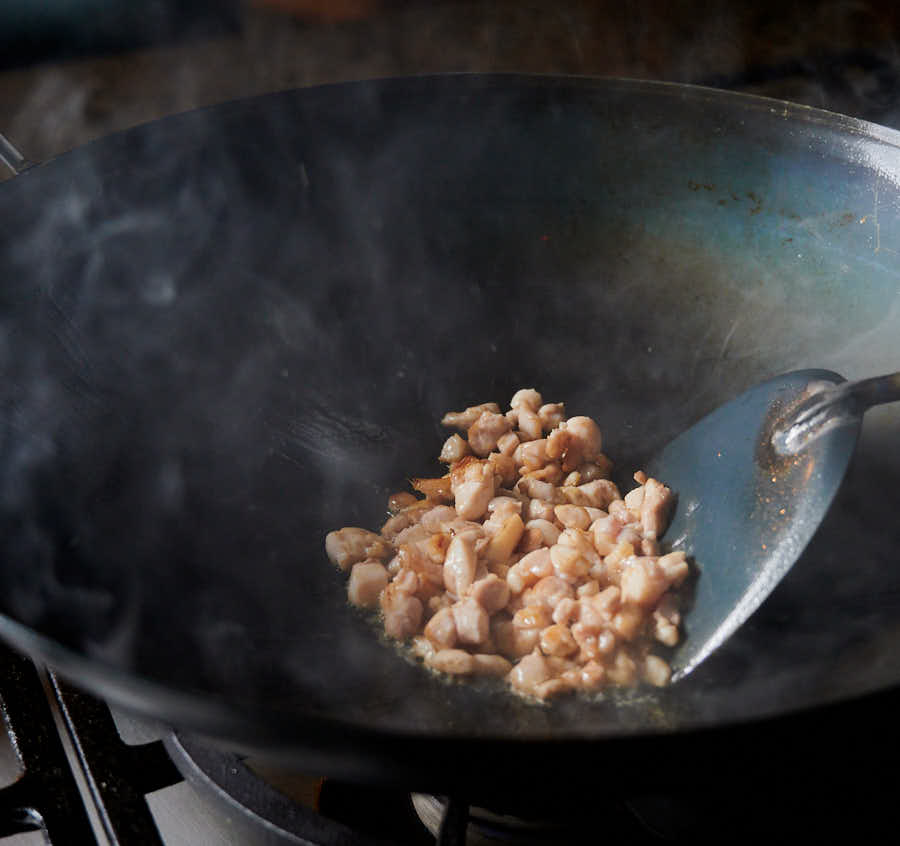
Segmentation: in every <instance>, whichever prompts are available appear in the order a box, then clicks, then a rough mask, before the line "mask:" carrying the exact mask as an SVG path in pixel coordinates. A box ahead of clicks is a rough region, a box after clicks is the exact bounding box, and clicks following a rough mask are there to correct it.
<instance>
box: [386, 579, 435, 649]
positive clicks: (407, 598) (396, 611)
mask: <svg viewBox="0 0 900 846" xmlns="http://www.w3.org/2000/svg"><path fill="white" fill-rule="evenodd" d="M381 611H382V614H383V615H384V632H385V634H386V635H387V636H388V637H392V638H394V639H395V640H406V638H408V637H412V636H413V635H414V634H416V633H417V632H418V631H419V625H420V623H421V622H422V614H423V611H424V607H423V605H422V601H421V600H420V599H419V598H418V597H416V596H411V595H410V594H408V593H406V592H405V591H402V590H398V589H397V588H396V586H395V585H394V584H389V585H388V586H387V587H386V588H385V589H384V590H383V591H382V592H381Z"/></svg>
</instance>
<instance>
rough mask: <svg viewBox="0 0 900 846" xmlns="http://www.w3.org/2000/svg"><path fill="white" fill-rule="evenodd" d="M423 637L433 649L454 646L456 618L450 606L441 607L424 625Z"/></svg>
mask: <svg viewBox="0 0 900 846" xmlns="http://www.w3.org/2000/svg"><path fill="white" fill-rule="evenodd" d="M425 637H427V638H428V640H429V641H431V643H433V644H434V647H435V649H452V648H453V647H454V646H456V619H455V618H454V616H453V611H452V610H451V609H450V608H441V609H440V610H439V611H438V612H437V613H436V614H435V615H434V616H433V617H432V618H431V619H430V620H429V621H428V623H427V624H426V625H425Z"/></svg>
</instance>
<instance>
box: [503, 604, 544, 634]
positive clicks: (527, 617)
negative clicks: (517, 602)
mask: <svg viewBox="0 0 900 846" xmlns="http://www.w3.org/2000/svg"><path fill="white" fill-rule="evenodd" d="M552 622H553V617H552V616H551V614H550V611H549V610H548V609H547V608H545V607H544V606H543V605H529V606H527V607H525V608H521V609H520V610H518V611H516V613H515V614H513V626H515V627H516V628H517V629H537V630H538V631H540V630H541V629H545V628H547V626H549V625H550V624H551V623H552Z"/></svg>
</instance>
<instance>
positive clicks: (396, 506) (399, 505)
mask: <svg viewBox="0 0 900 846" xmlns="http://www.w3.org/2000/svg"><path fill="white" fill-rule="evenodd" d="M418 501H419V500H418V499H416V497H415V495H414V494H411V493H409V491H400V492H398V493H392V494H391V495H390V496H389V497H388V511H390V512H391V514H397V513H399V512H400V511H402V510H403V509H404V508H409V507H410V506H411V505H415V504H416V503H417V502H418Z"/></svg>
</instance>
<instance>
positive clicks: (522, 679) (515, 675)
mask: <svg viewBox="0 0 900 846" xmlns="http://www.w3.org/2000/svg"><path fill="white" fill-rule="evenodd" d="M550 677H551V670H550V665H549V664H548V663H547V659H546V658H545V657H544V656H543V655H541V653H540V652H532V653H530V654H528V655H526V656H525V657H524V658H522V660H521V661H519V663H518V664H516V665H515V666H514V667H513V668H512V670H510V673H509V676H508V680H509V683H510V684H511V685H512V686H513V687H514V688H515V689H516V690H518V691H519V692H520V693H524V694H526V695H527V696H535V695H536V692H537V687H538V685H539V684H541V683H542V682H545V681H547V680H548V679H549V678H550Z"/></svg>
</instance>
